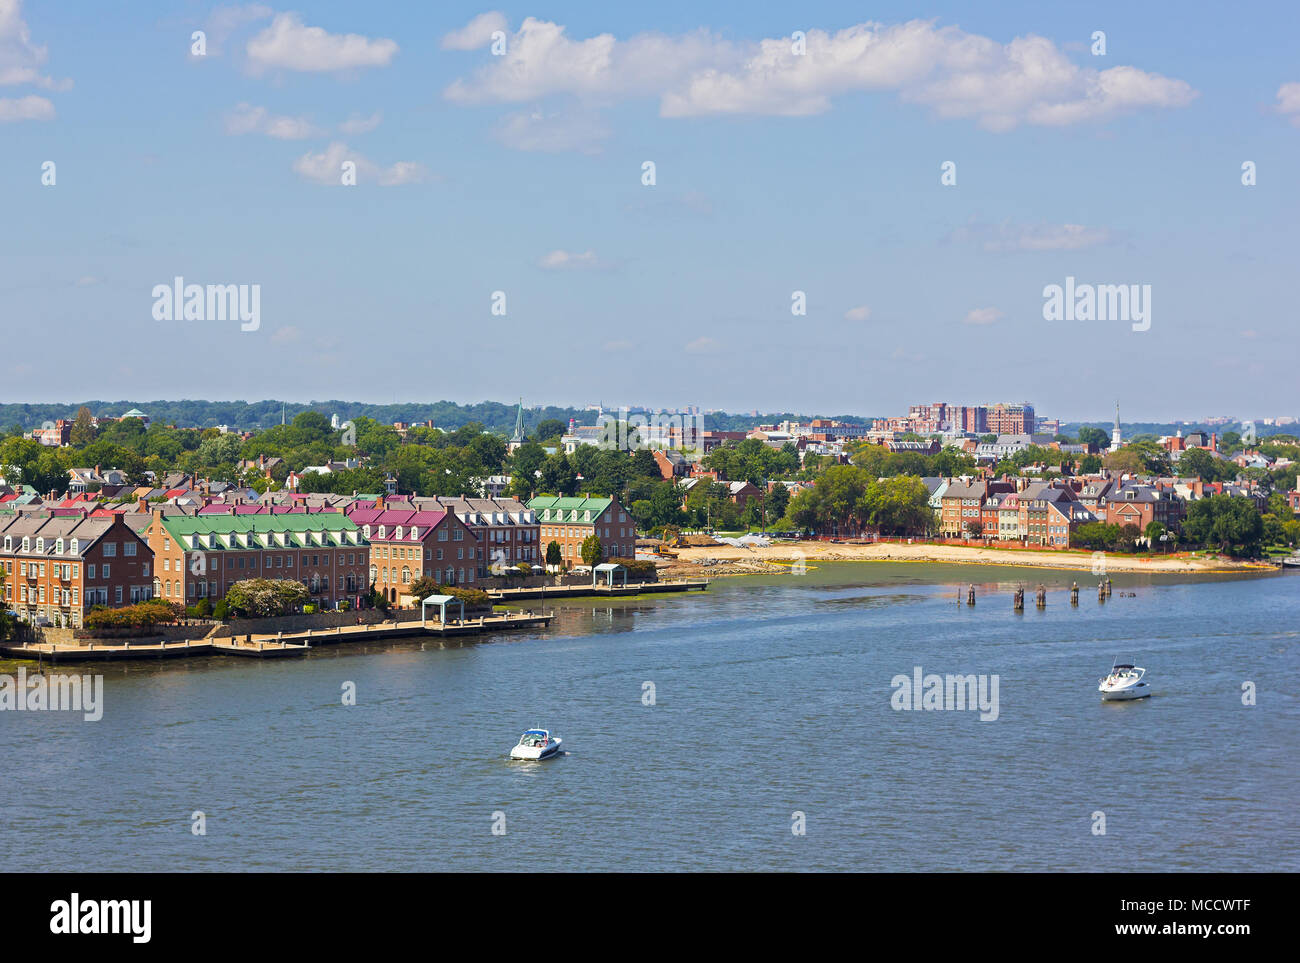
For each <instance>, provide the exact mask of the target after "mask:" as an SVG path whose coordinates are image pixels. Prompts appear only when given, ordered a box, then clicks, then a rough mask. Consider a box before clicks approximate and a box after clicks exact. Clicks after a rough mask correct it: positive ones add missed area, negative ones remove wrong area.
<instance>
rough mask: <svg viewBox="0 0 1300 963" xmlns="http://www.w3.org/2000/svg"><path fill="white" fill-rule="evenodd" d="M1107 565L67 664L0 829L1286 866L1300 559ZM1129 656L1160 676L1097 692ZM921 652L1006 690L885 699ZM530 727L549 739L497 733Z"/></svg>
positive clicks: (778, 582)
mask: <svg viewBox="0 0 1300 963" xmlns="http://www.w3.org/2000/svg"><path fill="white" fill-rule="evenodd" d="M1075 579H1078V580H1079V581H1080V583H1081V584H1082V585H1083V586H1084V587H1083V589H1082V591H1081V598H1080V604H1079V606H1078V607H1077V608H1073V607H1071V606H1070V604H1069V601H1068V595H1067V593H1066V589H1067V588H1068V586H1069V584H1070V582H1071V581H1073V580H1075ZM1022 580H1023V581H1026V584H1027V588H1028V591H1027V593H1026V594H1027V610H1026V611H1025V612H1024V613H1020V614H1017V613H1014V612H1013V611H1012V605H1011V592H1012V590H1013V589H1014V588H1015V586H1016V585H1017V584H1019V583H1020V582H1021V581H1022ZM971 581H974V582H975V583H976V588H977V594H978V600H977V604H976V605H975V607H974V608H968V607H967V606H966V605H964V604H957V601H956V600H957V594H958V590H959V587H960V588H964V586H965V585H966V584H967V583H969V582H971ZM1039 582H1043V583H1045V584H1046V585H1047V586H1048V588H1049V590H1050V595H1049V603H1048V607H1047V609H1046V610H1045V611H1041V612H1040V611H1037V610H1036V609H1035V607H1034V600H1033V589H1034V588H1035V587H1036V586H1037V585H1038V583H1039ZM1095 584H1096V581H1095V579H1094V578H1092V577H1091V576H1089V575H1087V574H1086V573H1077V574H1073V573H1028V572H1026V571H1024V570H1012V569H1005V568H989V567H959V566H935V565H919V564H892V563H833V564H822V565H819V567H817V568H816V569H813V570H811V571H809V572H808V573H807V574H806V575H802V576H794V575H790V576H773V577H753V578H736V579H722V580H718V581H715V582H714V583H713V584H712V586H711V587H710V590H709V592H708V593H707V594H703V595H701V594H698V593H693V594H691V595H682V596H656V597H646V598H641V599H634V600H626V601H619V602H616V603H614V604H604V603H600V604H593V603H592V602H590V601H588V602H585V603H584V602H580V601H577V600H572V601H569V602H567V603H560V604H559V605H557V606H556V608H557V611H558V613H559V616H558V618H557V619H556V621H555V624H554V625H553V626H552V627H551V628H550V629H549V630H548V631H545V632H542V633H536V634H513V633H512V634H508V635H501V636H495V637H491V638H487V639H484V640H482V641H478V642H472V643H464V644H461V643H456V644H451V643H447V644H439V643H438V642H423V643H421V642H408V643H404V644H397V645H385V646H338V647H331V648H321V649H317V650H315V651H314V652H313V653H311V654H310V655H309V656H307V657H305V658H302V659H296V660H284V661H267V662H258V661H255V660H251V659H249V660H243V659H234V658H220V657H213V658H207V659H201V660H194V661H177V662H139V663H131V664H117V665H108V666H104V667H99V666H92V667H89V668H81V669H72V668H70V667H64V668H63V669H61V671H64V672H71V671H90V672H102V673H103V674H104V677H105V680H104V688H105V696H104V698H105V710H104V717H103V719H102V720H100V721H99V722H93V723H92V722H85V721H83V720H82V717H81V716H80V715H79V714H74V713H67V712H0V735H2V736H3V740H4V746H5V750H6V754H7V756H8V765H7V766H6V773H5V778H4V780H3V789H0V839H2V840H3V846H2V851H3V852H4V853H5V855H6V856H7V860H6V866H7V867H8V868H9V869H10V870H22V869H31V870H70V871H99V870H253V871H257V870H539V869H540V870H632V871H640V870H795V871H805V870H890V871H911V870H1082V871H1090V870H1097V871H1135V870H1172V871H1178V870H1262V869H1270V870H1289V871H1296V870H1300V843H1298V840H1300V833H1298V832H1297V830H1298V829H1300V819H1298V818H1297V804H1298V803H1300V753H1298V752H1297V750H1298V749H1300V724H1298V723H1300V707H1298V705H1297V693H1298V691H1300V685H1298V683H1300V646H1298V644H1297V642H1298V640H1300V577H1297V576H1295V575H1277V576H1252V577H1227V576H1222V577H1219V576H1210V577H1201V578H1198V579H1195V580H1187V579H1181V580H1175V579H1172V578H1161V577H1156V576H1139V575H1133V576H1114V593H1115V594H1114V595H1113V596H1112V597H1111V599H1110V600H1109V601H1108V602H1106V603H1105V604H1104V605H1099V604H1098V602H1097V598H1096V589H1095ZM1129 592H1132V593H1134V596H1133V597H1129V596H1128V595H1127V594H1125V593H1129ZM533 604H536V603H533ZM549 604H550V603H549V602H548V607H549ZM1117 657H1118V658H1119V659H1120V661H1131V662H1136V663H1137V664H1138V665H1142V666H1145V667H1146V668H1147V671H1148V675H1147V678H1148V680H1149V681H1150V682H1151V685H1152V688H1153V691H1154V695H1153V697H1152V698H1150V699H1147V700H1143V701H1141V702H1134V703H1126V704H1113V703H1112V704H1102V703H1101V702H1100V699H1099V695H1098V692H1097V680H1098V678H1099V677H1100V676H1102V675H1104V674H1105V673H1106V671H1107V670H1108V669H1109V667H1110V665H1111V663H1112V661H1113V660H1114V659H1115V658H1117ZM917 667H920V668H921V670H922V671H923V673H925V674H929V673H938V674H941V675H942V674H963V675H964V674H967V673H974V674H981V675H986V676H990V677H991V676H997V680H998V689H997V693H998V700H997V718H996V719H992V720H990V721H982V720H981V718H980V713H979V712H978V711H972V710H969V709H966V710H962V709H953V710H952V711H920V710H918V711H901V710H897V709H895V708H893V707H892V705H891V696H892V695H893V694H894V691H895V690H894V688H893V687H892V686H891V680H893V679H894V678H895V677H896V676H899V675H904V676H908V677H911V676H912V675H913V673H914V671H915V669H916V668H917ZM0 671H2V672H9V673H12V672H13V671H14V664H13V663H9V664H7V665H6V666H4V667H2V668H0ZM348 683H352V684H354V686H355V691H356V705H354V706H345V705H343V704H342V702H343V700H342V693H343V690H344V688H345V686H346V684H348ZM647 683H650V684H652V686H653V690H652V692H653V700H651V699H650V694H651V690H650V688H649V687H648V686H647V685H646V684H647ZM1246 683H1252V684H1253V688H1254V690H1255V692H1256V696H1255V698H1256V704H1255V705H1253V706H1250V705H1244V704H1243V685H1245V684H1246ZM990 691H991V690H990ZM648 701H653V704H652V705H647V704H645V703H646V702H648ZM533 726H543V727H548V728H550V729H552V730H553V731H554V732H555V733H556V734H557V735H559V736H561V737H563V739H564V743H563V745H564V747H565V748H566V749H567V750H568V752H567V754H566V755H564V756H563V757H560V758H557V759H554V760H550V761H547V762H543V763H520V762H509V761H507V754H508V752H509V749H510V747H511V746H512V745H513V744H514V742H516V741H517V740H518V737H519V734H520V733H521V732H522V731H523V730H524V729H526V728H530V727H533ZM196 813H202V814H203V822H204V829H205V834H204V835H196V834H195V833H194V832H193V831H192V827H193V826H194V824H195V820H196V818H197V817H196ZM799 814H802V815H799ZM1103 819H1104V830H1105V832H1104V833H1101V832H1099V830H1100V829H1102V828H1103V826H1102V820H1103ZM494 829H495V830H496V831H495V832H494ZM502 830H504V832H502ZM792 830H801V832H795V831H792Z"/></svg>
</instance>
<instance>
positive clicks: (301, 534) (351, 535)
mask: <svg viewBox="0 0 1300 963" xmlns="http://www.w3.org/2000/svg"><path fill="white" fill-rule="evenodd" d="M162 524H163V528H164V529H166V531H167V534H169V535H170V536H171V537H172V538H174V539H176V541H177V542H178V543H180V544H182V545H184V546H186V547H189V548H194V549H202V550H203V551H213V552H219V551H227V550H232V549H233V550H235V551H249V546H248V544H247V541H248V537H249V536H252V537H253V540H254V544H253V546H252V547H253V548H268V549H277V548H350V547H355V548H369V546H370V542H369V541H368V540H367V539H366V538H365V536H363V535H362V534H361V529H360V528H358V527H357V526H356V524H355V523H354V522H353V521H352V519H350V518H348V517H347V516H346V515H343V514H340V513H337V512H314V513H305V512H299V513H285V514H282V515H170V516H164V518H163V520H162ZM280 533H283V534H284V536H285V539H284V544H281V543H280V541H279V540H278V539H274V538H271V537H270V536H273V535H278V534H280ZM231 535H236V536H239V535H242V536H244V539H243V542H244V544H239V542H238V541H237V542H236V543H235V544H231V540H230V536H231ZM312 535H320V536H322V537H323V539H324V544H322V542H321V540H320V539H319V538H316V539H313V538H312V537H311V536H312ZM195 536H199V541H198V543H197V544H195V542H194V537H195ZM204 536H208V537H204ZM222 536H225V540H224V541H223V540H222Z"/></svg>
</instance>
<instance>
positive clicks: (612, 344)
mask: <svg viewBox="0 0 1300 963" xmlns="http://www.w3.org/2000/svg"><path fill="white" fill-rule="evenodd" d="M635 347H636V345H635V344H633V343H632V342H631V341H606V342H605V343H604V344H603V345H601V350H602V351H607V352H609V353H610V354H618V353H621V352H624V351H631V350H632V349H633V348H635Z"/></svg>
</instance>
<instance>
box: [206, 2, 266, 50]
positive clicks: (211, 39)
mask: <svg viewBox="0 0 1300 963" xmlns="http://www.w3.org/2000/svg"><path fill="white" fill-rule="evenodd" d="M273 13H275V11H274V10H272V9H271V8H270V7H267V6H263V5H262V4H260V3H251V4H246V5H244V6H231V7H217V9H215V10H213V11H212V15H211V16H209V17H208V21H207V23H205V24H204V25H203V35H204V37H205V38H206V40H207V43H206V44H205V48H206V49H205V50H204V53H203V56H202V57H196V56H194V54H193V53H191V54H190V59H191V60H192V61H203V60H206V59H207V58H208V57H218V56H220V55H221V53H222V52H223V51H224V49H225V46H226V41H227V40H229V39H230V36H231V34H233V33H235V32H236V31H238V30H240V29H241V28H242V27H244V26H245V25H246V24H250V23H256V22H257V21H259V20H265V19H266V18H267V17H269V16H271V15H272V14H273Z"/></svg>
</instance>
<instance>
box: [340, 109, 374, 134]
mask: <svg viewBox="0 0 1300 963" xmlns="http://www.w3.org/2000/svg"><path fill="white" fill-rule="evenodd" d="M383 119H384V115H383V114H382V113H380V112H379V111H375V112H374V113H373V114H371V115H370V116H369V117H362V116H361V115H360V114H353V115H352V116H351V117H349V118H348V119H347V120H345V121H344V122H343V123H341V124H339V133H341V134H368V133H370V132H371V131H372V130H374V129H375V128H376V127H378V126H379V125H380V123H381V122H382V121H383Z"/></svg>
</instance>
